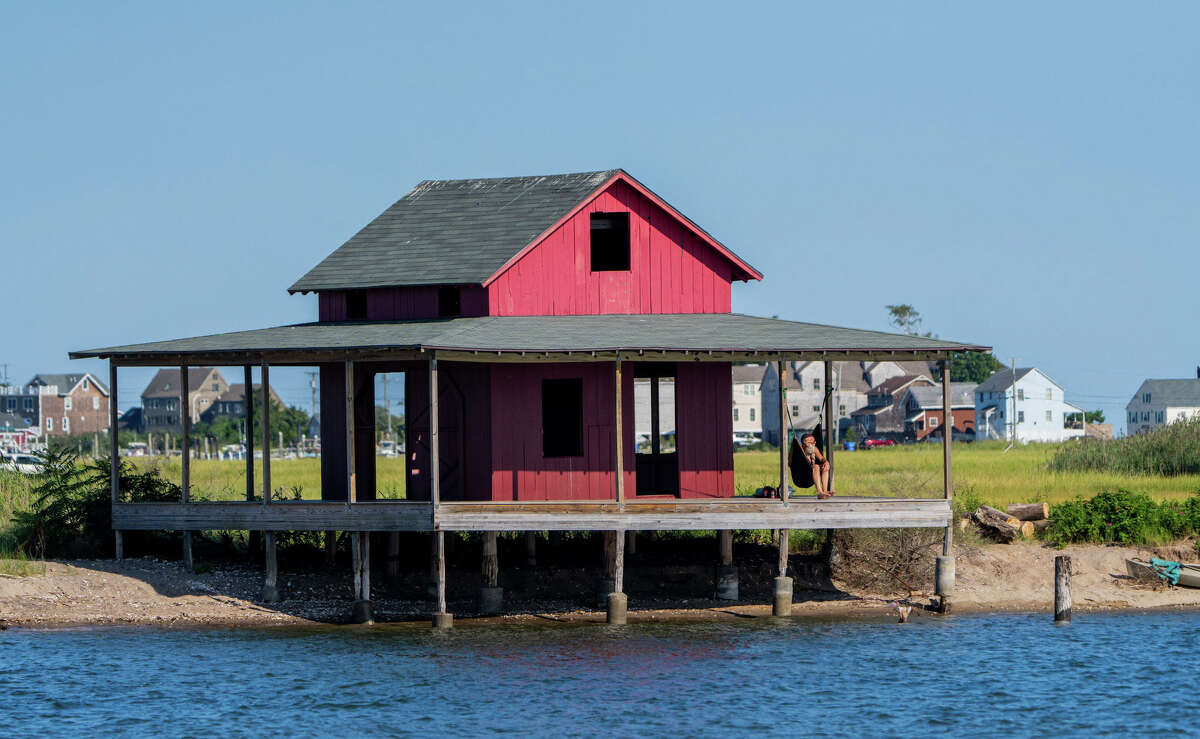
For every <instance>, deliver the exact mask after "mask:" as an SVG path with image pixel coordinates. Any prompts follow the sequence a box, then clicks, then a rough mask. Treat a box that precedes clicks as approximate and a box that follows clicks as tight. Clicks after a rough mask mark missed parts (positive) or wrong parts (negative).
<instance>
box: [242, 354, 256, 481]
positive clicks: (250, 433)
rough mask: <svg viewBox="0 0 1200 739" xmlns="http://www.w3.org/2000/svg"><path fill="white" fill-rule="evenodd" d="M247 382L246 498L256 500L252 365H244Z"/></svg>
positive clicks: (245, 390) (245, 385)
mask: <svg viewBox="0 0 1200 739" xmlns="http://www.w3.org/2000/svg"><path fill="white" fill-rule="evenodd" d="M242 375H243V377H245V384H244V385H243V386H242V388H243V391H242V400H243V401H244V402H245V403H246V412H245V417H246V421H245V425H246V500H254V393H253V391H252V388H253V387H254V375H253V373H252V372H251V367H250V365H248V364H247V365H245V366H244V367H242Z"/></svg>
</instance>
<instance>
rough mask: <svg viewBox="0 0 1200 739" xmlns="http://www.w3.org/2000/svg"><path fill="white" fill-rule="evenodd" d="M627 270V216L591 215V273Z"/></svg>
mask: <svg viewBox="0 0 1200 739" xmlns="http://www.w3.org/2000/svg"><path fill="white" fill-rule="evenodd" d="M628 269H629V214H628V213H593V214H592V271H593V272H621V271H626V270H628Z"/></svg>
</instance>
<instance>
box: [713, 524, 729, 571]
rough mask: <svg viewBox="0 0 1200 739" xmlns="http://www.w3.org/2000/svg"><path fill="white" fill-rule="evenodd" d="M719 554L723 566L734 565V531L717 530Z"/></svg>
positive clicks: (719, 561) (719, 560)
mask: <svg viewBox="0 0 1200 739" xmlns="http://www.w3.org/2000/svg"><path fill="white" fill-rule="evenodd" d="M717 556H718V558H719V559H718V563H719V564H720V565H721V566H722V567H730V566H732V565H733V532H732V531H730V530H729V529H721V530H720V531H718V532H717Z"/></svg>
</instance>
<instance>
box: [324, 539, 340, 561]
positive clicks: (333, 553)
mask: <svg viewBox="0 0 1200 739" xmlns="http://www.w3.org/2000/svg"><path fill="white" fill-rule="evenodd" d="M336 559H337V532H336V531H326V532H325V563H326V564H328V565H329V566H330V567H332V566H333V564H334V561H335V560H336Z"/></svg>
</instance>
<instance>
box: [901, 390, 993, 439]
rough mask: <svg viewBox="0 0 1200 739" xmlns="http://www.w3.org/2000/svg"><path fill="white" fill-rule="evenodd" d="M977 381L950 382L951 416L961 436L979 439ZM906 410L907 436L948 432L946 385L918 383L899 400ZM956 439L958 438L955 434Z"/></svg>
mask: <svg viewBox="0 0 1200 739" xmlns="http://www.w3.org/2000/svg"><path fill="white" fill-rule="evenodd" d="M976 387H978V386H977V385H976V384H975V383H973V382H952V383H950V415H951V420H952V426H951V428H952V429H953V433H954V434H956V435H957V438H969V439H972V440H974V438H975V388H976ZM898 405H899V406H900V408H902V409H903V411H904V435H905V436H906V437H907V438H910V439H916V440H917V441H920V440H921V439H924V438H926V437H928V436H931V435H936V436H941V435H942V434H944V433H946V428H945V423H946V419H945V413H944V409H943V407H942V386H941V385H940V384H938V385H932V384H931V385H925V384H914V385H910V386H909V388H908V389H907V390H905V391H904V397H903V399H902V400H901V401H900V403H898ZM951 438H952V439H953V438H956V437H953V436H952V437H951Z"/></svg>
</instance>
